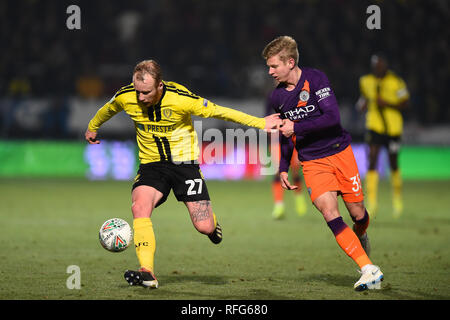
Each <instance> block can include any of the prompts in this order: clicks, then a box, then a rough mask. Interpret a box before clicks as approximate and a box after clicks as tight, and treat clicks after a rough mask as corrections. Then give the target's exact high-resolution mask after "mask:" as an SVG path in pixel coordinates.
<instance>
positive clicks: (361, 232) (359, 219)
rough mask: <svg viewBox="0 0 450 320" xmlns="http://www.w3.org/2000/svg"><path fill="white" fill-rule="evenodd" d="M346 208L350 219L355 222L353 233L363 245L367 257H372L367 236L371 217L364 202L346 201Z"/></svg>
mask: <svg viewBox="0 0 450 320" xmlns="http://www.w3.org/2000/svg"><path fill="white" fill-rule="evenodd" d="M344 203H345V206H346V207H347V210H348V212H349V213H350V217H351V218H352V220H353V231H354V232H355V234H356V236H357V237H358V239H359V242H361V245H362V247H363V249H364V251H365V252H366V254H367V256H370V251H371V247H370V241H369V237H368V236H367V232H366V231H367V228H368V227H369V221H370V217H369V214H368V213H367V210H366V208H365V207H364V202H363V201H359V202H349V201H345V200H344Z"/></svg>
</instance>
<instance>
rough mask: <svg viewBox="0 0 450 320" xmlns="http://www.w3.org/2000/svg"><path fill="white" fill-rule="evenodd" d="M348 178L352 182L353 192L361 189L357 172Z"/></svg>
mask: <svg viewBox="0 0 450 320" xmlns="http://www.w3.org/2000/svg"><path fill="white" fill-rule="evenodd" d="M350 180H351V181H352V184H353V188H352V191H353V192H355V193H357V192H360V191H361V189H362V186H361V179H360V177H359V173H357V174H356V176H353V177H350Z"/></svg>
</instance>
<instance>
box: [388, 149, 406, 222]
mask: <svg viewBox="0 0 450 320" xmlns="http://www.w3.org/2000/svg"><path fill="white" fill-rule="evenodd" d="M398 148H399V142H398V141H397V140H393V141H391V143H390V144H389V164H390V167H391V185H392V206H393V209H394V212H393V216H394V218H399V217H400V215H401V214H402V212H403V199H402V185H403V182H402V176H401V174H400V170H399V168H398Z"/></svg>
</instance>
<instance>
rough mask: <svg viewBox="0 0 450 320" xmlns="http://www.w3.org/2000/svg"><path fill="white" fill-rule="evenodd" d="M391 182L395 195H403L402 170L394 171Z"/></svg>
mask: <svg viewBox="0 0 450 320" xmlns="http://www.w3.org/2000/svg"><path fill="white" fill-rule="evenodd" d="M391 184H392V191H393V195H394V197H401V195H402V185H403V183H402V176H401V174H400V170H398V169H397V170H396V171H392V173H391Z"/></svg>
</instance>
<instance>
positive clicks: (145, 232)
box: [133, 218, 156, 272]
mask: <svg viewBox="0 0 450 320" xmlns="http://www.w3.org/2000/svg"><path fill="white" fill-rule="evenodd" d="M133 229H134V246H135V248H136V255H137V257H138V260H139V264H140V265H141V268H145V269H147V270H150V271H152V272H153V266H154V258H155V249H156V240H155V233H154V232H153V224H152V221H151V220H150V218H136V219H134V221H133Z"/></svg>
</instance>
